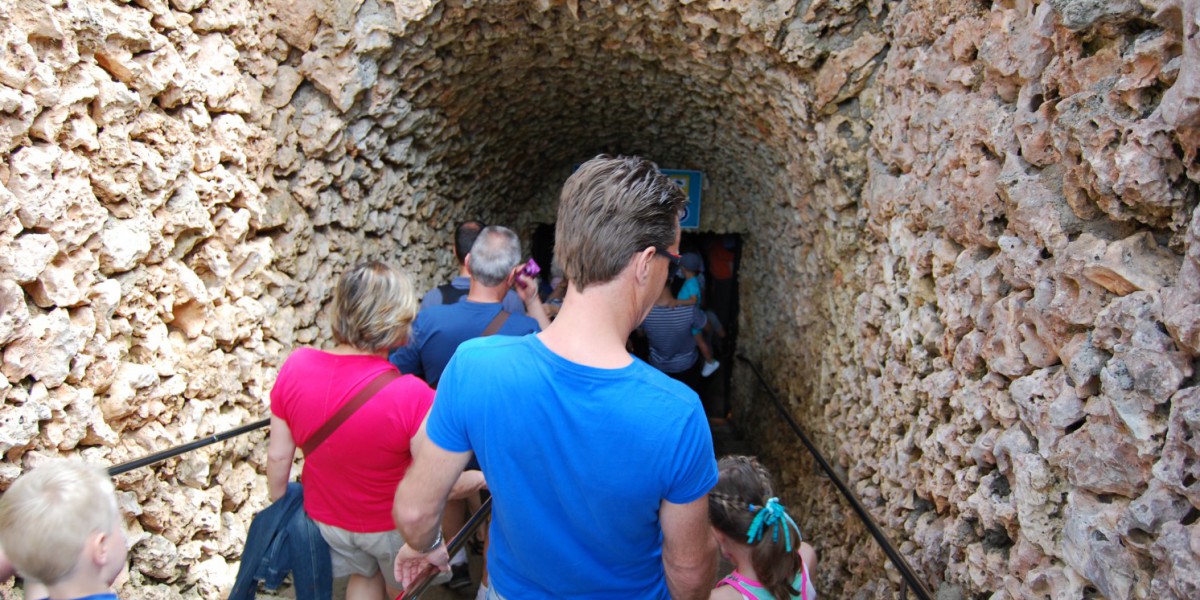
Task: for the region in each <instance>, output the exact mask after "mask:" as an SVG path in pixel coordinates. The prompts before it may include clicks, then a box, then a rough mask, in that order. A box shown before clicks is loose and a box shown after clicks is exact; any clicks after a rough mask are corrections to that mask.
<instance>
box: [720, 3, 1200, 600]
mask: <svg viewBox="0 0 1200 600" xmlns="http://www.w3.org/2000/svg"><path fill="white" fill-rule="evenodd" d="M811 6H817V3H813V4H812V5H811ZM823 6H824V9H825V10H832V11H844V13H843V14H844V15H845V17H846V18H847V19H849V18H852V17H851V15H855V16H856V17H858V18H861V17H862V16H863V15H872V14H879V12H878V10H877V9H878V5H877V4H875V3H870V2H844V3H830V4H826V5H823ZM887 8H888V9H890V10H888V11H887V14H886V16H883V18H882V19H881V20H880V27H879V28H878V29H872V30H868V31H865V32H863V33H862V34H861V35H860V36H859V37H858V38H857V40H856V41H854V42H852V43H851V44H849V45H848V46H846V49H844V50H840V51H835V52H832V53H830V54H829V55H828V59H827V60H826V61H825V63H824V67H823V68H826V67H828V65H829V64H830V63H831V62H832V61H835V60H838V61H841V63H842V64H843V66H845V67H846V68H844V69H843V72H845V73H848V74H849V78H850V79H854V78H856V77H858V78H862V79H863V81H864V84H863V85H862V86H860V87H859V88H858V89H856V90H852V91H851V94H850V96H848V97H847V98H846V100H845V101H844V102H842V104H841V105H839V106H837V107H829V108H821V107H819V106H818V107H817V108H816V110H817V115H816V116H815V118H814V124H813V129H814V130H815V133H814V135H813V141H814V142H815V144H814V145H815V146H817V148H814V149H811V150H805V151H803V152H802V158H801V162H802V163H803V167H804V168H805V169H806V170H807V172H808V173H809V178H808V179H807V181H810V182H813V189H812V191H811V192H807V193H808V194H809V195H810V198H811V199H810V200H806V202H811V203H812V204H813V205H815V206H816V211H817V213H818V214H817V215H815V216H816V221H815V222H814V223H813V225H814V226H815V227H819V230H818V231H816V232H805V231H804V228H803V227H802V229H801V233H800V234H799V236H805V235H812V236H815V242H814V243H812V244H808V243H807V240H803V239H802V241H803V242H805V243H802V244H801V245H802V247H803V249H802V250H801V251H800V253H799V254H798V256H797V258H798V259H799V260H797V261H796V262H795V263H793V264H791V265H785V266H783V267H782V268H777V269H770V268H768V267H767V262H768V257H769V256H770V255H771V254H772V253H776V252H778V248H777V247H772V246H767V245H758V244H752V245H751V247H750V256H749V260H748V261H747V262H748V267H749V268H750V269H752V273H753V274H752V275H751V276H750V279H751V281H750V286H749V289H748V290H747V296H746V297H745V298H744V299H743V302H744V306H746V309H747V312H746V314H745V315H744V319H745V320H744V321H743V326H744V327H745V326H747V325H748V326H749V327H746V329H748V330H749V331H751V332H753V333H751V336H752V338H756V339H757V341H759V343H760V344H761V345H760V346H759V347H753V346H751V347H749V348H748V352H749V353H750V354H751V355H753V356H755V357H756V358H758V359H760V360H762V361H763V362H764V364H765V365H766V366H767V369H768V371H769V373H770V377H771V379H772V384H773V386H774V387H775V388H776V389H779V390H781V391H784V392H785V393H786V395H789V396H791V397H792V398H793V410H794V413H795V414H796V415H797V416H798V417H799V418H800V420H801V422H802V424H804V425H805V427H807V428H808V429H809V430H810V431H812V432H813V433H814V434H815V435H816V437H817V438H818V443H819V444H820V445H821V446H822V447H823V448H824V449H825V451H826V453H827V454H828V455H830V456H831V457H832V458H833V460H834V461H835V462H836V463H838V464H839V465H840V467H841V469H842V470H843V472H844V473H845V474H846V475H847V478H848V480H849V481H850V482H851V485H852V487H854V488H856V490H857V492H858V494H859V495H860V497H862V498H863V500H864V502H865V503H866V504H867V506H869V507H871V508H872V510H873V513H874V515H875V517H876V519H877V520H879V521H880V522H881V523H882V524H883V525H884V526H885V529H887V530H888V531H889V535H891V536H892V538H893V539H894V540H895V541H896V542H897V544H898V545H899V546H900V548H901V550H902V552H903V553H904V554H905V555H907V556H908V557H909V559H910V561H911V562H912V563H913V565H914V566H915V567H917V569H918V571H920V572H922V573H924V574H925V577H926V579H927V581H929V582H931V584H933V585H934V587H935V588H938V587H940V588H942V589H943V590H945V591H946V593H948V594H953V591H954V590H957V591H958V592H961V593H963V594H965V595H966V596H967V597H975V598H1081V597H1105V598H1194V597H1196V596H1197V595H1198V594H1200V577H1198V575H1197V574H1198V573H1200V544H1198V543H1197V540H1200V525H1198V524H1196V521H1197V518H1198V517H1200V486H1198V485H1197V483H1196V481H1197V479H1196V478H1197V475H1198V473H1200V464H1198V458H1200V445H1198V444H1200V442H1198V440H1200V436H1197V432H1198V429H1200V418H1198V415H1200V387H1197V372H1196V371H1197V366H1198V365H1197V358H1198V356H1200V287H1198V286H1200V278H1198V275H1200V272H1198V269H1200V212H1197V211H1196V204H1197V187H1196V185H1197V182H1198V181H1200V164H1198V162H1197V153H1198V151H1200V129H1197V125H1200V111H1198V107H1200V88H1198V87H1197V85H1198V83H1197V79H1196V78H1197V77H1198V76H1200V69H1198V68H1197V67H1198V66H1200V65H1197V60H1200V45H1198V44H1197V39H1198V38H1196V37H1195V36H1196V33H1197V29H1198V26H1200V21H1198V19H1200V5H1198V3H1196V2H1137V1H1128V2H1125V1H1122V2H1085V1H1071V0H1060V1H1053V2H1042V3H1036V2H1030V1H1015V0H1014V1H1009V2H994V3H988V2H967V1H955V0H946V1H936V0H925V1H906V2H900V3H897V4H894V5H891V6H889V7H887ZM860 22H861V21H860ZM868 56H874V58H873V59H866V58H864V57H868ZM860 65H861V67H860ZM814 82H815V85H816V86H817V87H818V89H819V86H820V83H821V80H820V78H819V77H818V78H816V79H814ZM842 89H843V93H844V92H845V91H846V89H847V88H845V87H843V88H842ZM846 119H849V121H847V120H846ZM831 131H836V133H831ZM825 157H828V160H826V161H825V162H824V164H822V159H824V158H825ZM814 174H815V175H816V176H815V177H813V175H814ZM801 180H804V178H801ZM802 193H803V192H802ZM775 231H776V232H778V233H779V234H780V235H781V236H783V237H784V238H785V239H793V240H794V239H796V236H794V235H789V234H788V233H789V232H787V231H785V230H782V229H777V230H775ZM809 253H811V254H815V255H816V259H815V261H816V263H817V265H818V266H817V268H816V269H813V268H812V267H811V266H810V265H809V262H808V260H806V258H805V257H806V255H808V256H811V254H809ZM796 282H801V286H800V287H798V288H795V289H790V288H791V287H792V286H793V285H795V284H796ZM789 296H790V297H792V298H795V299H796V303H795V304H791V303H789V302H787V301H785V299H786V298H788V297H789ZM781 308H782V309H783V310H782V312H781V311H780V309H781ZM739 383H741V385H740V386H739V389H740V391H741V394H740V396H741V398H740V401H741V405H742V406H743V407H744V410H745V411H746V412H747V413H749V415H750V420H752V421H753V422H755V423H764V424H766V425H767V426H768V427H772V428H773V429H768V431H774V434H772V435H768V436H767V437H768V438H769V439H773V440H776V441H773V442H772V443H770V444H768V447H769V448H771V450H770V451H769V454H770V455H771V457H772V460H773V462H775V463H776V464H777V465H779V469H780V470H781V471H782V472H783V473H784V479H785V480H786V481H787V482H788V484H789V485H788V488H789V493H790V494H791V495H793V496H794V497H796V498H797V501H798V502H800V503H801V504H802V505H803V506H804V507H805V511H804V512H805V513H806V516H807V517H808V520H807V522H806V525H807V526H808V528H809V533H810V535H811V536H812V537H813V538H814V539H815V540H816V542H817V544H818V546H819V547H822V548H825V549H826V550H827V551H826V553H825V554H824V555H823V560H824V561H825V562H824V565H825V567H827V568H831V569H833V570H834V571H835V572H837V574H838V576H839V577H837V578H834V579H833V580H826V583H827V584H828V585H830V586H831V587H832V589H833V590H834V593H835V595H838V592H841V595H839V597H851V596H854V597H864V598H871V597H878V598H891V597H897V596H896V586H895V582H897V581H898V577H896V575H895V573H894V572H889V573H888V574H887V577H886V578H884V577H881V576H880V568H879V566H878V565H880V564H881V563H882V562H883V561H884V559H883V557H882V555H881V554H880V553H878V552H876V551H874V550H873V549H871V548H870V547H869V546H870V545H871V543H870V542H867V543H865V544H864V543H855V542H854V539H855V538H856V536H857V535H859V532H860V531H861V529H860V528H858V527H857V526H855V525H853V519H852V518H851V517H849V513H848V511H846V510H845V509H842V508H839V507H837V506H836V505H835V504H834V503H835V502H836V494H835V493H834V492H833V490H832V486H830V485H829V484H828V483H827V482H825V481H823V480H821V479H819V478H815V477H811V476H809V475H808V471H807V469H806V468H805V464H806V463H805V459H804V458H803V456H802V454H803V452H802V451H800V450H798V449H796V447H795V444H794V442H792V441H791V440H792V439H793V438H792V437H791V434H790V433H788V432H786V431H785V430H784V429H783V428H781V427H779V426H778V425H772V424H771V423H770V421H771V419H773V414H772V413H771V412H769V411H768V409H766V408H765V407H764V406H763V405H762V403H763V402H764V400H763V397H762V396H761V394H756V393H755V392H754V391H753V390H754V388H753V387H752V386H753V385H754V383H753V381H752V380H751V379H750V378H749V377H747V376H745V374H742V376H740V377H739ZM758 437H759V438H760V439H761V438H762V437H763V436H761V435H760V436H758ZM847 523H850V526H847ZM857 539H861V538H857ZM822 571H823V574H822V575H821V576H819V577H827V576H828V574H827V573H828V572H826V571H824V568H823V569H822ZM888 580H890V581H891V582H892V583H888ZM951 597H953V596H951Z"/></svg>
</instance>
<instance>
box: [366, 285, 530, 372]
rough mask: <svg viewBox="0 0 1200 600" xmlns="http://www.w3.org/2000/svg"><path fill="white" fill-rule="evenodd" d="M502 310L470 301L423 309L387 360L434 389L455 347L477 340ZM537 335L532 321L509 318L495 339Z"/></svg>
mask: <svg viewBox="0 0 1200 600" xmlns="http://www.w3.org/2000/svg"><path fill="white" fill-rule="evenodd" d="M501 308H502V305H501V303H499V302H472V301H470V300H463V301H460V302H456V303H454V304H434V305H431V306H429V307H428V308H424V309H422V310H421V311H420V312H419V313H417V319H416V321H414V322H413V330H412V336H410V338H409V341H408V343H407V344H405V345H404V346H401V347H399V348H397V349H395V350H393V351H392V353H391V354H390V355H389V356H388V360H390V361H391V363H392V364H394V365H396V367H397V368H398V369H400V372H401V373H405V374H412V375H416V376H417V377H420V378H422V379H424V380H425V382H426V383H428V384H429V385H431V386H433V387H437V385H438V380H440V379H441V377H442V370H443V369H445V368H446V363H449V362H450V357H451V356H454V351H455V350H458V345H459V344H461V343H463V342H465V341H467V340H469V339H471V338H477V337H479V336H480V334H482V333H483V330H484V329H487V326H488V324H489V323H491V322H492V319H494V318H496V315H497V314H499V313H500V309H501ZM538 331H541V328H540V327H538V323H537V321H535V320H534V319H532V318H530V317H527V316H525V315H513V314H510V315H509V316H508V320H507V321H505V322H504V325H503V326H501V327H500V331H498V332H496V335H526V334H530V333H537V332H538Z"/></svg>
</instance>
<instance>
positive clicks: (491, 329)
mask: <svg viewBox="0 0 1200 600" xmlns="http://www.w3.org/2000/svg"><path fill="white" fill-rule="evenodd" d="M507 320H508V311H507V310H504V309H503V308H502V309H500V312H498V313H496V316H495V317H492V322H491V323H488V326H487V327H486V328H485V329H484V330H483V333H481V334H479V337H487V336H489V335H496V332H497V331H500V328H501V327H504V322H505V321H507Z"/></svg>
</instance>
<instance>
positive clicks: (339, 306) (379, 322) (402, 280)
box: [332, 261, 417, 352]
mask: <svg viewBox="0 0 1200 600" xmlns="http://www.w3.org/2000/svg"><path fill="white" fill-rule="evenodd" d="M416 316H417V295H416V293H415V292H414V291H413V286H412V281H410V280H409V277H408V275H407V274H406V273H402V272H400V271H398V270H396V269H393V268H392V267H390V266H388V265H386V264H384V263H382V262H379V261H368V262H362V263H359V264H357V265H354V266H353V267H350V268H349V269H347V270H346V272H345V273H342V277H341V279H339V280H338V285H337V289H336V290H334V292H333V319H332V322H333V339H335V340H337V341H338V342H339V343H342V344H348V345H350V346H353V347H355V348H357V349H359V350H363V351H366V352H382V351H385V350H391V349H393V348H398V347H400V346H403V345H404V343H405V342H407V341H408V334H409V332H410V331H411V329H412V322H413V319H414V318H416Z"/></svg>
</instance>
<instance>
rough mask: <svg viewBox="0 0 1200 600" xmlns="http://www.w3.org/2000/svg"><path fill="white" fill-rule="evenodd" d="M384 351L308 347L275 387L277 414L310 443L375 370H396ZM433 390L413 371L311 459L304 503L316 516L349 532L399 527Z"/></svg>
mask: <svg viewBox="0 0 1200 600" xmlns="http://www.w3.org/2000/svg"><path fill="white" fill-rule="evenodd" d="M395 368H396V367H394V366H392V365H391V363H389V362H388V361H387V359H385V358H383V357H379V356H363V355H354V356H346V355H339V354H331V353H328V352H323V351H321V350H315V349H312V348H300V349H298V350H296V351H295V352H293V353H292V355H291V356H289V357H288V359H287V361H285V362H284V363H283V367H282V368H281V369H280V370H279V377H277V378H276V379H275V387H273V388H271V413H272V414H274V415H275V416H277V417H279V418H281V419H283V420H284V421H286V422H287V424H288V427H289V428H290V429H291V430H292V438H293V439H294V440H296V446H297V447H300V446H302V445H303V444H304V442H305V440H307V439H308V438H309V437H310V436H312V434H314V433H316V431H317V430H318V429H320V428H321V426H322V425H324V424H325V422H326V421H328V420H329V418H330V417H332V416H333V414H334V413H336V412H337V410H338V409H339V408H341V406H342V405H343V404H345V403H346V402H348V401H349V400H350V398H352V397H354V394H356V393H357V392H358V390H360V389H361V388H363V387H364V386H366V385H367V384H368V383H370V381H371V380H372V379H374V378H375V376H377V375H379V374H380V373H382V372H383V371H387V370H389V369H395ZM432 405H433V389H431V388H430V387H429V386H428V385H426V383H425V382H424V381H422V380H420V379H418V378H416V377H413V376H412V375H404V376H401V377H400V378H398V379H396V380H395V381H393V382H391V383H389V384H388V385H387V387H385V388H383V389H382V390H380V391H379V393H377V394H375V396H374V397H373V398H371V399H370V400H369V401H368V402H367V403H366V404H364V405H363V406H362V407H361V408H359V409H358V411H356V412H355V413H354V415H353V416H351V417H350V418H349V419H348V420H346V422H344V423H342V425H341V427H338V429H337V431H334V432H333V435H330V436H329V437H328V438H326V439H325V441H324V442H323V443H322V444H321V445H320V446H319V447H318V448H317V449H316V450H314V451H313V453H312V456H306V457H305V460H304V473H303V474H302V477H301V478H302V481H303V482H304V509H305V510H306V511H308V516H310V517H312V518H313V520H316V521H320V522H321V523H325V524H327V525H333V526H334V527H340V528H342V529H346V530H348V531H356V532H360V533H373V532H379V531H387V530H390V529H394V528H395V525H394V524H393V522H392V499H393V497H394V496H395V493H396V485H397V484H399V483H400V480H401V479H402V478H403V477H404V473H405V472H406V471H408V466H409V465H410V464H412V454H411V453H410V452H409V448H408V444H409V440H411V439H412V437H413V436H414V435H416V433H417V429H418V428H420V427H421V421H422V420H424V419H425V415H426V413H428V412H429V407H430V406H432Z"/></svg>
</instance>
